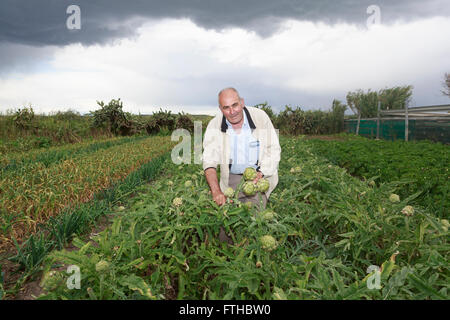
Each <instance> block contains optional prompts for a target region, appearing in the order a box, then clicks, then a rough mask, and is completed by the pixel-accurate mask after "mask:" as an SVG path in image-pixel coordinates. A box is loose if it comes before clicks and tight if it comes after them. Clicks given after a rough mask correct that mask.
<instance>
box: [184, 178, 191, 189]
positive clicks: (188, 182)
mask: <svg viewBox="0 0 450 320" xmlns="http://www.w3.org/2000/svg"><path fill="white" fill-rule="evenodd" d="M184 186H185V187H186V188H189V187H190V186H192V181H191V180H188V181H186V182H185V183H184Z"/></svg>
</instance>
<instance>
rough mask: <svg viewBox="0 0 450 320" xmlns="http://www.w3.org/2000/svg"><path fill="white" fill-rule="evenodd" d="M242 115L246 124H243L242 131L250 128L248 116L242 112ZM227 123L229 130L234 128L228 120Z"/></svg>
mask: <svg viewBox="0 0 450 320" xmlns="http://www.w3.org/2000/svg"><path fill="white" fill-rule="evenodd" d="M242 113H243V115H244V123H243V124H242V129H247V128H249V125H248V120H247V115H246V114H245V112H242ZM225 123H226V124H227V125H228V128H233V127H232V126H231V123H230V122H229V121H228V119H227V118H225Z"/></svg>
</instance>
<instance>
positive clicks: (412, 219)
mask: <svg viewBox="0 0 450 320" xmlns="http://www.w3.org/2000/svg"><path fill="white" fill-rule="evenodd" d="M280 142H281V145H282V160H281V162H280V182H279V185H278V186H277V188H276V189H275V191H274V193H273V194H272V195H271V198H270V201H269V204H268V208H269V209H270V210H272V211H273V212H274V216H273V217H271V215H267V214H261V213H260V212H259V210H258V208H256V207H253V208H247V207H246V206H243V205H242V204H237V203H236V201H235V202H234V203H227V204H226V205H224V206H222V207H217V206H216V205H215V203H214V202H213V201H212V199H211V196H210V195H209V194H208V191H209V188H208V186H207V184H206V181H205V179H204V177H203V175H202V169H201V166H199V165H193V164H192V165H186V164H185V165H178V166H177V165H175V164H173V163H172V162H171V161H169V160H168V159H167V161H165V162H164V164H163V166H162V169H161V170H162V171H160V174H159V176H158V178H156V179H155V180H152V181H151V182H150V183H149V184H147V183H144V184H135V186H134V187H130V188H129V189H130V190H132V192H133V197H131V198H130V197H128V200H126V197H125V198H122V199H121V201H120V202H118V203H116V206H115V207H111V210H107V211H105V212H104V214H108V213H109V214H110V216H111V217H112V218H111V219H112V221H111V224H110V225H109V226H108V227H106V229H104V230H103V231H99V232H98V233H91V234H89V233H86V232H84V233H83V232H79V233H78V234H77V235H76V236H75V238H74V239H73V241H72V242H71V245H72V247H71V250H65V249H63V247H61V246H60V248H61V249H60V250H53V251H51V253H50V254H48V255H45V258H43V261H42V263H40V264H39V267H34V272H33V273H32V275H30V276H29V278H28V280H27V281H34V282H37V283H39V284H40V287H41V291H40V293H39V295H40V298H41V299H223V298H225V299H448V298H449V295H448V288H449V283H450V282H449V275H450V273H449V266H448V261H449V252H450V251H449V245H448V226H449V225H448V221H447V220H445V219H442V217H438V216H436V214H435V212H433V211H431V210H430V208H429V207H427V206H421V205H420V204H418V203H416V202H414V201H415V199H416V196H415V195H414V194H409V195H408V194H406V195H402V196H401V197H400V199H399V201H396V199H393V198H392V194H393V193H396V194H399V191H400V190H403V189H402V188H403V184H402V183H401V182H398V181H378V180H376V181H377V182H376V183H375V184H374V183H373V182H372V181H373V180H371V179H367V180H366V181H363V180H362V179H360V178H358V177H353V176H352V175H350V174H349V172H348V170H347V169H343V168H340V167H338V166H336V165H334V164H333V163H331V162H330V161H329V160H327V159H326V158H325V157H323V156H322V154H318V153H316V152H315V151H314V148H313V144H314V142H313V141H309V140H305V139H303V138H286V137H281V141H280ZM373 142H374V141H370V140H366V143H367V144H370V143H373ZM188 181H189V182H188ZM176 198H181V204H180V199H177V200H175V199H176ZM394 198H395V197H394ZM174 200H175V201H174ZM408 205H411V206H412V208H413V209H412V210H411V208H408V207H407V206H408ZM406 208H408V209H407V210H406ZM221 226H223V227H224V228H225V230H226V231H227V232H228V233H229V234H230V235H231V237H232V239H233V242H234V244H233V245H228V244H225V243H223V242H220V241H219V240H218V234H219V229H220V227H221ZM267 235H270V236H271V237H273V239H275V243H272V245H271V246H268V244H267V243H266V242H264V240H262V237H264V236H267ZM36 247H37V246H36ZM21 261H22V262H24V261H27V260H26V259H25V260H21ZM68 265H76V266H78V267H79V270H80V273H81V275H82V277H81V281H80V285H81V289H80V290H73V289H72V290H70V289H68V288H67V285H66V281H67V279H68V277H69V276H70V275H69V274H68V273H67V266H68ZM377 267H381V270H379V269H378V270H379V271H376V270H375V271H374V269H373V268H375V269H376V268H377ZM368 268H372V269H370V270H369V271H368ZM25 270H27V269H26V268H25ZM378 276H379V279H380V283H379V284H380V287H379V288H378V287H375V288H374V287H373V285H374V283H375V284H376V282H373V280H374V279H377V277H378ZM369 287H370V289H369ZM10 294H13V293H12V292H11V293H10Z"/></svg>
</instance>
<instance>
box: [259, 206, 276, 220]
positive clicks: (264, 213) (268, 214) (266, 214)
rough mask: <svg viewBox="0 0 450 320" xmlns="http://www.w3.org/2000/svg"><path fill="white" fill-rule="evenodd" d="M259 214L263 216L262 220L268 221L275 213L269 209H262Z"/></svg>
mask: <svg viewBox="0 0 450 320" xmlns="http://www.w3.org/2000/svg"><path fill="white" fill-rule="evenodd" d="M260 215H261V218H263V219H264V220H268V221H270V220H272V219H273V218H274V217H275V213H274V212H273V211H272V210H270V209H267V210H264V211H262V212H261V213H260Z"/></svg>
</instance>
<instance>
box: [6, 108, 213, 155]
mask: <svg viewBox="0 0 450 320" xmlns="http://www.w3.org/2000/svg"><path fill="white" fill-rule="evenodd" d="M97 104H98V106H99V108H98V109H97V110H95V111H91V112H90V113H88V114H87V115H81V114H80V113H79V112H76V111H72V110H69V111H64V112H57V113H54V114H50V115H39V114H35V112H34V110H33V108H32V107H24V108H21V109H18V110H17V111H9V112H8V113H7V114H6V115H1V116H0V154H1V153H8V152H23V151H29V150H32V149H37V148H47V147H51V146H57V145H63V144H67V143H76V142H82V141H85V140H92V139H106V138H111V137H114V136H132V135H170V134H171V133H172V131H173V130H174V129H177V128H185V129H187V130H189V131H190V132H193V129H194V120H201V121H202V122H203V123H204V124H205V122H207V120H208V119H209V118H208V117H207V116H191V115H188V114H184V113H179V114H172V113H171V111H166V110H164V111H163V110H162V109H160V111H158V112H154V113H153V114H152V115H133V114H131V113H129V112H124V111H123V103H122V101H121V100H120V99H117V100H116V99H113V100H111V101H110V102H109V103H107V104H106V103H104V102H103V101H97Z"/></svg>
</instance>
